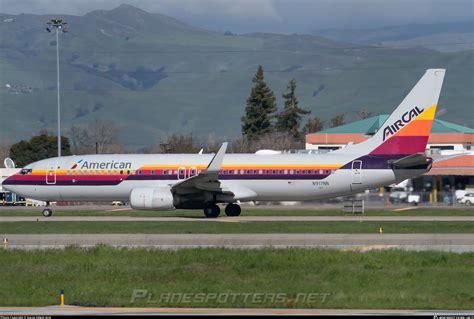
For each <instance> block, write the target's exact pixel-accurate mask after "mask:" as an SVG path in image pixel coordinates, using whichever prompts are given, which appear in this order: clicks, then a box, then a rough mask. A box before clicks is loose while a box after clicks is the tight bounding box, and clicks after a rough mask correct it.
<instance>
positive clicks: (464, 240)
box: [7, 234, 474, 252]
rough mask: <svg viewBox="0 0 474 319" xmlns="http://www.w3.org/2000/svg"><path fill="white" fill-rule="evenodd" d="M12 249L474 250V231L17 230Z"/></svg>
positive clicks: (13, 236)
mask: <svg viewBox="0 0 474 319" xmlns="http://www.w3.org/2000/svg"><path fill="white" fill-rule="evenodd" d="M7 237H8V241H9V245H8V248H9V249H26V250H28V249H47V248H65V247H67V246H71V245H75V246H78V247H86V248H87V247H93V246H95V245H98V244H106V245H110V246H114V247H130V248H151V249H183V248H219V247H222V248H231V249H244V248H245V249H259V248H328V249H339V250H354V251H367V250H379V249H401V250H414V251H423V250H438V251H452V252H472V251H474V235H473V234H383V235H380V234H40V235H30V234H26V235H23V234H21V235H20V234H17V235H7Z"/></svg>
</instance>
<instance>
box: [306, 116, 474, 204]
mask: <svg viewBox="0 0 474 319" xmlns="http://www.w3.org/2000/svg"><path fill="white" fill-rule="evenodd" d="M387 118H388V115H379V116H374V117H370V118H367V119H364V120H360V121H356V122H352V123H349V124H346V125H342V126H338V127H334V128H329V129H326V130H324V131H320V132H317V133H312V134H308V135H306V149H307V150H319V151H326V150H334V149H339V148H343V147H344V146H346V145H347V144H349V143H351V142H352V143H360V142H362V141H365V140H366V139H368V138H370V137H371V136H373V135H374V134H375V133H376V132H377V131H378V130H379V129H380V127H381V126H382V125H383V123H384V122H385V120H386V119H387ZM473 144H474V129H472V128H469V127H465V126H461V125H457V124H453V123H449V122H446V121H442V120H437V119H435V120H434V121H433V126H432V129H431V134H430V137H429V140H428V145H427V150H426V152H427V154H428V155H431V154H433V155H435V154H439V155H450V154H458V153H467V154H468V155H464V156H460V157H456V158H452V159H448V160H445V161H442V162H438V163H434V164H433V167H432V169H431V170H430V171H429V172H428V173H426V174H425V175H423V176H422V177H419V178H416V179H414V180H413V181H412V182H413V187H414V189H415V190H417V191H420V192H431V193H433V194H434V199H433V201H436V198H437V197H438V194H437V192H440V191H441V192H443V191H444V192H446V191H447V190H450V191H452V190H457V189H461V190H463V189H466V188H474V149H473ZM435 185H436V187H435ZM440 196H442V195H441V194H440Z"/></svg>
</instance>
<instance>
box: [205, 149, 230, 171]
mask: <svg viewBox="0 0 474 319" xmlns="http://www.w3.org/2000/svg"><path fill="white" fill-rule="evenodd" d="M227 144H228V143H227V142H224V143H222V146H221V148H220V149H219V151H217V153H216V155H214V157H213V158H212V160H211V162H210V163H209V165H208V166H207V169H206V172H207V173H218V172H219V171H220V169H221V165H222V161H223V160H224V155H225V151H226V149H227Z"/></svg>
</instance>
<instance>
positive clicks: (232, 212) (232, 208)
mask: <svg viewBox="0 0 474 319" xmlns="http://www.w3.org/2000/svg"><path fill="white" fill-rule="evenodd" d="M241 211H242V210H241V209H240V206H239V205H237V204H232V203H230V204H228V205H227V206H226V208H225V214H226V215H227V216H229V217H235V216H239V215H240V212H241Z"/></svg>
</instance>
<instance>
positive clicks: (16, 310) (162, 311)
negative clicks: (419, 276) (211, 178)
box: [0, 306, 474, 316]
mask: <svg viewBox="0 0 474 319" xmlns="http://www.w3.org/2000/svg"><path fill="white" fill-rule="evenodd" d="M473 312H474V311H473V310H467V311H457V310H383V309H381V310H379V309H375V310H374V309H368V310H365V309H236V308H234V309H230V308H227V309H226V308H220V309H212V308H112V307H110V308H92V307H73V306H63V307H60V306H52V307H0V316H5V315H6V316H27V315H41V316H47V315H186V314H188V315H205V314H208V315H217V314H222V315H272V314H273V315H282V314H293V315H351V314H357V315H385V314H388V315H425V316H436V315H437V316H440V315H441V316H455V315H456V316H467V315H472V313H473Z"/></svg>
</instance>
